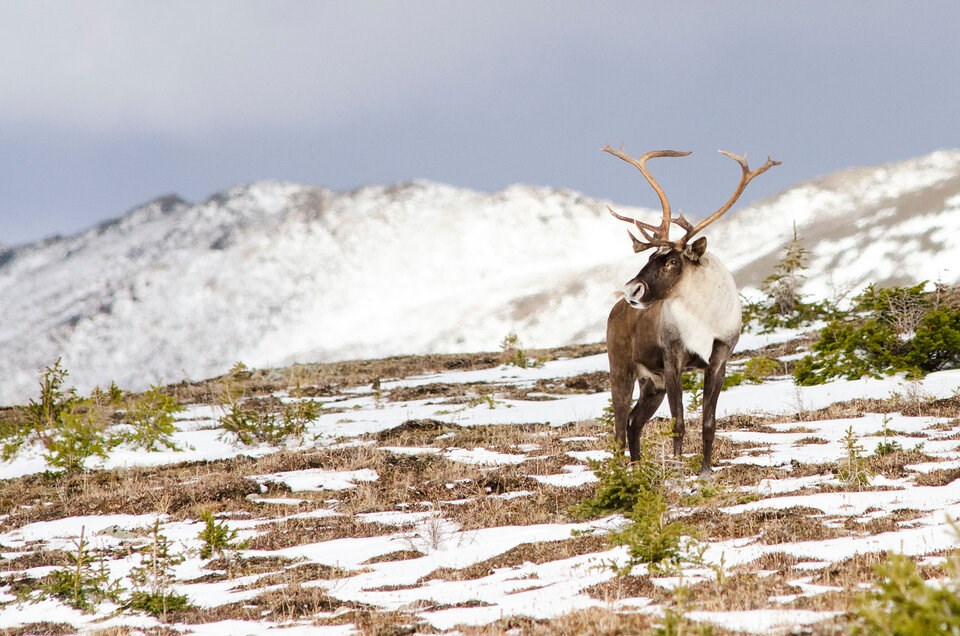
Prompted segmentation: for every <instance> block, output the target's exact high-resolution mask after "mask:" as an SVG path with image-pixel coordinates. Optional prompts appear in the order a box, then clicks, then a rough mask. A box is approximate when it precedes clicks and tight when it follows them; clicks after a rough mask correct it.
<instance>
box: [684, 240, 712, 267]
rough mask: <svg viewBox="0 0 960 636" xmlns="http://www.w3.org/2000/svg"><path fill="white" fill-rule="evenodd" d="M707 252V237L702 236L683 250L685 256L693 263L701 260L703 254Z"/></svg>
mask: <svg viewBox="0 0 960 636" xmlns="http://www.w3.org/2000/svg"><path fill="white" fill-rule="evenodd" d="M706 251H707V237H706V236H701V237H700V238H698V239H697V240H696V241H694V242H693V243H692V244H690V245H687V246H686V247H685V248H684V249H683V253H684V255H685V256H686V257H687V258H689V259H690V260H691V261H693V262H695V263H696V262H697V261H699V260H700V257H701V256H703V253H704V252H706Z"/></svg>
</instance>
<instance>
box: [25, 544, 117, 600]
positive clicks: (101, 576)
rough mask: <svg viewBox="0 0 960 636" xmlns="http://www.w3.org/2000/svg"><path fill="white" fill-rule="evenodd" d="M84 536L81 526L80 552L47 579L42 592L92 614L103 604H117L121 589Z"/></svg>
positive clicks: (43, 582)
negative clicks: (112, 602)
mask: <svg viewBox="0 0 960 636" xmlns="http://www.w3.org/2000/svg"><path fill="white" fill-rule="evenodd" d="M85 534H86V528H85V527H83V526H81V528H80V538H79V539H78V540H77V542H76V546H77V549H76V551H75V552H72V553H70V556H69V563H68V564H67V565H66V566H65V567H63V568H62V569H59V570H54V571H53V572H51V573H50V574H48V575H47V576H46V577H44V579H43V581H42V583H41V588H40V589H41V591H42V592H43V594H44V595H47V596H53V597H55V598H58V599H60V600H61V601H63V602H64V603H66V604H67V605H69V606H70V607H72V608H74V609H78V610H80V611H82V612H85V613H91V612H93V611H95V610H96V608H97V606H98V605H99V604H100V603H102V602H104V601H114V602H116V601H118V600H119V598H120V585H119V582H118V581H112V580H111V579H110V573H109V571H108V570H107V568H106V564H105V563H104V561H103V559H102V558H101V559H99V560H95V559H94V556H93V555H92V554H91V553H90V549H89V545H88V542H87V541H86V537H85ZM95 561H96V564H95Z"/></svg>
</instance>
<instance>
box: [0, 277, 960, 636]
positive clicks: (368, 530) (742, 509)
mask: <svg viewBox="0 0 960 636" xmlns="http://www.w3.org/2000/svg"><path fill="white" fill-rule="evenodd" d="M767 293H768V294H771V295H770V296H769V297H768V300H769V301H770V302H769V305H768V306H770V307H772V306H774V304H773V296H772V294H773V293H774V292H773V290H772V288H771V289H770V290H768V292H767ZM778 293H779V292H778ZM958 298H960V293H958V290H957V289H956V288H949V287H945V286H942V285H930V284H927V285H924V286H920V285H916V286H912V287H901V288H894V289H874V288H868V289H867V290H866V291H864V292H863V293H862V294H861V295H859V296H858V297H856V298H855V299H853V301H852V302H851V303H850V308H849V310H847V311H842V312H841V311H834V313H831V314H830V315H829V316H826V317H825V316H824V315H823V314H818V315H816V316H807V317H805V318H802V319H797V320H796V321H794V319H795V318H796V316H787V319H789V320H790V321H791V322H790V323H789V324H792V325H795V327H793V328H794V329H796V331H794V332H792V333H793V335H792V336H790V337H789V338H785V339H781V340H779V341H776V342H775V344H771V345H768V346H766V347H764V348H761V349H755V350H750V351H742V352H737V353H734V355H733V356H732V358H731V361H730V373H729V374H728V382H727V388H726V394H725V396H724V397H722V398H721V401H720V403H721V405H723V404H725V403H727V401H729V403H731V404H733V403H735V401H736V400H737V399H738V396H742V395H747V394H748V393H747V392H751V391H754V392H757V393H750V394H749V395H757V396H762V395H765V394H764V393H760V392H762V391H767V390H770V391H775V390H779V391H780V393H777V394H776V395H777V396H779V397H777V398H776V399H777V400H779V401H781V402H783V401H785V399H784V398H783V396H787V397H788V398H789V397H790V396H791V392H790V391H787V392H784V391H783V388H782V387H783V386H784V385H790V386H791V390H792V391H795V392H796V393H795V396H796V401H795V405H794V406H792V407H789V408H786V409H785V410H784V411H782V412H776V413H769V412H765V411H764V408H763V406H762V405H760V406H756V405H751V406H750V407H744V408H739V409H732V410H728V411H725V412H724V413H725V414H723V415H721V416H720V417H718V430H719V432H718V435H717V441H716V445H715V448H714V453H715V458H716V463H717V467H718V470H717V473H716V478H715V480H714V482H713V483H710V484H703V483H700V484H698V483H697V482H696V481H695V476H696V472H697V470H698V469H699V465H700V456H699V454H700V452H701V449H700V444H699V441H698V439H697V436H695V435H694V436H689V437H688V439H685V440H684V444H683V448H682V451H683V452H682V454H681V456H680V457H679V458H676V457H674V455H673V452H672V446H673V442H674V440H673V438H672V435H671V432H670V431H671V428H672V422H671V421H670V420H669V418H665V417H654V418H653V419H652V420H651V422H650V425H649V426H648V427H647V430H646V431H645V432H644V435H643V438H642V440H641V448H640V456H639V458H638V460H637V461H635V462H630V461H627V459H626V458H625V457H624V456H623V455H622V453H615V452H612V450H613V449H614V443H613V442H614V440H613V425H612V422H611V417H612V410H611V408H610V407H609V406H608V407H607V408H606V409H604V408H603V405H604V404H606V403H607V402H608V396H609V381H608V378H607V375H606V373H605V371H604V368H605V366H604V365H605V361H604V360H603V356H602V354H603V352H604V348H603V346H602V345H583V346H579V347H566V348H562V349H555V350H537V351H525V350H524V351H523V354H522V355H519V354H518V351H521V350H522V348H521V347H519V343H518V342H515V341H512V342H510V343H508V344H510V346H505V347H503V350H502V351H501V352H498V353H490V354H475V355H446V356H410V357H404V358H391V359H385V360H366V361H356V362H342V363H333V364H323V365H298V366H296V367H291V368H288V369H267V370H254V369H249V368H246V367H244V366H242V365H237V366H235V367H234V369H232V370H231V371H230V372H229V373H227V374H226V375H224V376H222V377H220V378H213V379H210V380H206V381H204V382H199V383H191V384H186V383H184V384H179V385H172V386H167V387H152V388H150V389H149V390H147V391H145V392H142V393H134V392H128V391H123V390H121V389H119V388H118V387H115V386H111V387H109V388H108V389H105V390H99V389H98V390H95V391H93V392H92V393H91V394H90V395H88V396H81V395H79V394H78V393H77V391H75V390H73V389H72V388H71V387H70V385H69V375H68V373H67V370H66V369H65V368H64V365H63V364H62V363H61V362H59V361H57V362H54V363H53V364H51V365H50V367H49V368H47V369H45V370H44V371H42V372H41V373H40V376H39V383H38V389H37V394H36V396H35V397H34V398H33V399H32V400H30V401H29V403H28V404H26V405H23V406H17V407H11V408H6V409H3V410H0V435H2V440H0V441H2V444H3V456H4V459H5V463H4V464H0V467H3V468H4V469H5V470H7V475H9V476H8V477H7V478H6V479H3V480H0V628H3V629H5V630H7V631H8V632H9V633H21V634H27V633H50V634H54V633H72V632H75V631H78V630H83V631H93V630H96V629H99V628H100V626H101V625H102V622H103V621H110V622H109V625H110V627H109V629H110V630H113V631H111V632H110V633H117V634H123V633H150V634H166V633H173V631H176V632H179V633H189V632H191V631H194V630H198V629H200V628H199V627H198V626H199V625H200V624H204V625H205V627H204V630H205V631H208V632H210V631H213V632H215V631H216V629H217V627H216V624H221V631H224V633H225V632H226V631H229V629H231V628H232V627H229V626H234V627H236V626H237V625H245V627H244V629H247V630H251V629H253V627H251V625H260V626H271V627H283V626H303V625H307V626H326V627H330V628H334V627H337V626H339V627H340V628H342V629H343V630H344V631H349V630H350V629H356V630H358V631H362V632H364V633H377V634H400V633H412V632H415V631H419V632H424V633H430V632H445V631H451V630H457V631H459V632H461V633H467V634H494V633H503V632H510V631H511V630H512V631H513V632H514V633H536V634H554V633H555V634H563V633H646V634H696V633H716V634H739V633H747V629H748V628H750V627H751V623H750V622H751V621H754V623H755V624H759V622H760V621H765V620H771V621H775V619H776V620H780V622H779V623H776V622H774V623H771V624H773V625H774V627H771V629H770V631H771V632H776V631H777V630H778V629H781V631H785V630H789V629H795V628H798V626H799V625H801V624H802V625H806V627H802V628H800V629H803V630H805V631H804V633H810V634H834V633H856V634H871V635H872V634H887V633H897V634H937V633H955V632H956V630H957V629H958V625H960V606H958V604H957V602H956V601H957V594H958V592H960V588H958V586H960V565H958V564H960V557H958V556H957V553H956V545H960V539H957V538H956V531H948V534H949V536H947V538H946V539H939V540H938V539H936V538H937V537H942V536H944V532H943V531H941V530H938V528H942V527H944V526H945V520H944V512H943V511H944V510H947V511H951V512H952V513H954V514H955V512H956V511H960V497H958V496H956V495H955V494H952V493H953V492H954V490H955V488H954V486H953V484H954V483H955V481H956V480H957V479H958V478H960V469H958V468H957V461H956V459H957V457H958V456H960V448H958V445H960V389H957V388H956V387H957V384H956V383H955V384H954V389H953V390H952V392H951V391H950V390H947V391H946V392H944V391H943V390H942V388H941V389H936V390H934V389H932V388H930V387H933V386H940V385H935V384H924V378H925V377H928V374H930V373H932V372H934V371H937V370H941V369H950V368H955V367H957V366H958V365H960V359H958V357H957V356H958V355H960V353H958V352H960V343H958V340H957V335H956V334H957V331H958V329H957V327H958V324H957V312H958V303H957V299H958ZM796 307H797V305H796V304H795V305H794V310H796ZM778 311H779V309H778ZM785 324H788V323H781V324H779V325H777V326H776V327H775V329H781V328H783V327H784V325H785ZM753 325H754V328H757V329H766V327H765V326H763V325H762V324H761V323H753ZM805 329H809V330H810V331H809V332H807V334H806V335H804V330H805ZM515 345H516V346H515ZM884 351H886V353H883V352H884ZM557 358H566V359H574V360H582V361H583V365H584V370H583V371H582V372H577V373H575V374H573V375H570V374H569V373H568V374H566V375H565V374H560V373H558V374H552V373H551V372H550V370H551V368H552V367H551V362H550V361H551V360H554V359H557ZM520 360H526V361H527V362H528V363H529V361H531V360H536V361H537V364H540V363H541V362H542V363H543V366H541V367H539V368H536V369H531V368H530V367H531V365H530V364H526V365H522V364H518V361H520ZM594 360H597V361H595V362H592V361H594ZM508 363H512V364H509V365H508ZM591 365H593V366H591ZM498 369H502V370H503V371H502V372H501V371H498ZM835 370H839V372H835ZM471 372H474V373H476V375H469V374H470V373H471ZM428 373H430V374H432V375H429V376H427V375H425V374H428ZM521 373H529V374H530V375H529V376H524V375H520V374H521ZM890 374H899V375H898V376H896V377H894V378H892V379H891V378H890ZM939 375H940V376H942V375H943V374H939ZM862 377H869V378H874V377H877V378H882V379H886V380H884V381H888V382H889V383H890V385H889V386H890V387H895V388H894V389H892V390H890V391H888V392H887V393H886V394H885V396H883V397H877V396H876V395H875V394H874V395H872V396H869V397H868V396H865V395H860V394H858V393H857V392H856V389H851V393H850V394H849V395H848V396H847V397H845V398H843V399H840V400H839V401H832V402H827V403H822V404H820V403H813V404H811V403H808V402H805V400H809V399H812V398H809V397H805V396H808V395H810V394H807V393H804V391H805V390H806V385H807V384H809V382H810V379H811V378H814V379H816V381H818V382H833V381H835V379H836V378H844V379H846V378H853V379H855V378H862ZM929 377H937V376H929ZM951 377H952V376H951ZM688 381H689V382H690V383H692V384H693V385H695V384H696V378H695V377H691V378H689V379H688ZM694 388H695V386H694ZM931 391H932V392H931ZM738 392H739V393H738ZM771 395H772V394H771ZM596 396H599V397H600V398H601V400H600V402H599V403H598V402H590V403H591V404H598V406H597V407H596V410H595V412H594V413H593V414H592V415H591V414H584V415H580V416H579V417H576V418H572V419H570V420H569V421H561V422H558V421H551V422H549V423H547V421H546V420H547V418H546V417H541V416H536V415H534V416H531V415H529V413H539V412H540V411H537V410H536V409H537V408H541V407H543V408H546V407H549V406H550V405H553V404H564V403H565V402H564V401H565V400H569V401H570V402H569V403H570V404H574V403H575V401H576V400H588V399H592V397H596ZM691 397H692V401H693V402H695V401H696V394H695V391H694V395H693V396H688V407H691V406H694V405H692V404H690V399H691ZM760 399H762V398H760ZM576 403H577V404H582V403H583V402H576ZM582 408H583V407H582V406H580V407H577V406H571V407H570V410H571V411H576V410H578V409H581V410H582ZM423 409H426V410H430V412H431V413H432V416H421V413H422V411H421V410H423ZM544 412H546V411H544ZM551 417H555V416H551ZM351 427H354V428H351ZM328 428H329V429H336V430H338V431H340V432H337V433H335V434H333V435H329V434H327V433H324V431H325V430H327V429H328ZM211 444H215V445H216V449H217V450H216V453H212V452H209V448H211V447H210V446H209V445H211ZM129 456H137V457H139V458H141V459H143V458H146V459H145V460H144V461H139V462H133V464H132V465H126V466H124V465H123V464H122V463H121V462H119V460H118V458H120V457H129ZM28 465H30V466H37V468H35V469H30V470H27V469H24V470H23V471H21V473H22V474H17V471H16V469H17V467H18V466H28ZM310 480H315V481H313V482H311V481H310ZM851 493H856V496H855V497H851V496H850V495H851ZM914 493H916V496H914ZM841 501H842V502H846V503H845V504H844V505H845V506H846V507H844V506H841V505H838V504H837V502H841ZM851 501H853V502H862V503H863V505H862V506H861V505H860V504H859V503H858V504H857V505H855V506H853V507H852V508H851V507H850V506H849V505H848V504H849V503H850V502H851ZM938 533H939V534H938ZM344 539H349V540H350V545H359V546H364V547H363V549H364V550H367V551H368V552H367V553H363V554H359V553H358V554H356V555H355V554H352V553H350V552H349V550H348V549H347V548H345V547H344V546H345V545H347V543H345V542H344V541H343V540H344ZM927 541H932V543H929V544H927V543H925V542H927ZM937 541H939V542H937ZM871 545H873V546H875V545H881V546H889V548H890V549H891V550H893V552H891V553H887V552H886V548H880V549H877V548H876V547H869V546H871ZM923 545H928V546H929V547H923ZM810 546H816V547H815V548H812V549H811V548H810ZM910 546H914V547H913V548H910ZM911 549H912V551H910V550H911ZM903 550H907V554H906V555H904V554H901V553H900V552H902V551H903ZM564 590H565V591H564ZM564 594H566V596H563V595H564ZM558 595H559V596H558ZM550 598H559V599H560V600H559V602H560V604H561V605H562V607H561V608H559V609H557V608H554V609H553V610H551V611H550V612H549V613H548V614H544V613H538V610H537V609H536V608H538V607H539V608H543V607H547V606H548V599H550ZM392 599H399V600H396V601H395V600H392ZM540 611H542V610H540ZM737 617H741V618H740V619H738V618H737ZM744 617H745V618H744ZM777 617H780V618H779V619H777ZM738 620H739V622H737V621H738ZM238 621H239V622H238ZM753 626H755V625H753ZM778 626H779V627H778Z"/></svg>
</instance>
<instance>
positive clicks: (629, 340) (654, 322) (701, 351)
mask: <svg viewBox="0 0 960 636" xmlns="http://www.w3.org/2000/svg"><path fill="white" fill-rule="evenodd" d="M603 151H604V152H607V153H609V154H611V155H613V156H614V157H617V158H619V159H622V160H623V161H626V162H627V163H630V164H632V165H633V166H635V167H636V168H637V169H638V170H639V171H640V172H641V174H643V176H644V178H645V179H646V180H647V182H648V183H649V184H650V185H651V186H652V187H653V189H654V191H655V192H656V193H657V196H658V197H659V198H660V205H661V207H662V209H663V216H662V218H661V220H660V224H659V225H653V224H649V223H645V222H643V221H640V220H638V219H634V218H629V217H626V216H622V215H620V214H618V213H617V212H615V211H614V210H613V209H612V208H610V207H609V206H608V208H607V209H608V210H609V211H610V214H612V215H613V216H614V217H615V218H617V219H619V220H621V221H626V222H628V223H630V224H631V226H633V227H634V228H636V230H637V232H638V233H639V234H640V238H638V237H637V236H636V235H635V234H634V233H633V232H632V231H630V230H628V234H629V235H630V239H631V241H632V242H633V251H634V252H642V251H644V250H647V249H655V251H654V252H653V254H651V256H650V258H649V259H648V260H647V263H646V265H644V267H643V269H641V270H640V272H639V273H638V274H637V275H636V276H634V277H633V278H632V279H630V280H629V281H628V282H627V283H626V285H624V288H623V297H622V298H621V299H620V300H618V301H617V303H616V304H615V305H614V306H613V309H612V310H611V311H610V316H609V318H608V319H607V355H608V358H609V362H610V385H611V394H612V401H613V414H614V420H615V430H614V437H615V440H616V443H617V444H618V446H619V448H621V449H623V448H624V447H625V446H626V447H627V448H628V449H629V452H630V458H631V460H633V461H636V460H637V459H638V458H639V456H640V434H641V432H642V431H643V427H644V425H645V424H646V423H647V421H649V420H650V418H651V417H653V414H654V413H655V412H656V411H657V409H658V408H660V405H661V404H662V403H663V398H664V396H666V398H667V402H668V404H669V406H670V414H671V416H672V417H673V452H674V455H677V456H679V455H680V453H681V451H682V449H683V435H684V432H685V425H684V420H683V393H682V374H683V373H684V372H686V371H688V370H691V369H703V370H704V379H703V400H702V406H703V418H702V422H703V424H702V429H703V461H702V464H701V468H700V478H701V479H704V480H709V479H710V478H711V476H712V471H713V469H712V467H711V456H712V454H713V439H714V435H715V433H716V411H717V399H718V398H719V396H720V389H721V388H722V387H723V381H724V378H725V376H726V365H727V360H728V359H729V358H730V354H731V353H732V352H733V348H734V347H735V346H736V344H737V341H738V340H739V338H740V327H741V308H740V296H739V294H738V292H737V286H736V283H734V280H733V276H732V275H731V274H730V272H729V271H728V270H727V268H726V267H724V265H723V263H721V262H720V260H719V259H717V258H716V257H715V256H714V255H712V254H710V253H708V252H707V239H706V237H700V238H698V239H696V240H694V241H692V242H691V239H693V238H694V237H695V236H696V235H697V234H699V233H700V232H701V231H703V229H704V228H706V227H707V226H708V225H710V224H711V223H713V222H714V221H716V220H717V219H719V218H720V217H721V216H723V215H724V214H725V213H726V212H727V211H728V210H729V209H730V208H731V207H732V206H733V204H734V203H735V202H736V201H737V199H739V198H740V195H741V194H742V193H743V191H744V189H745V188H746V187H747V184H749V183H750V181H751V180H753V179H754V177H756V176H758V175H760V174H763V173H764V172H766V171H767V170H769V169H770V168H772V167H773V166H777V165H780V162H779V161H774V160H772V159H770V158H769V157H767V162H766V163H765V164H763V165H762V166H760V167H759V168H757V169H756V170H750V167H749V166H748V164H747V160H746V157H745V156H739V155H735V154H733V153H730V152H727V151H724V150H721V151H720V153H721V154H723V155H724V156H726V157H729V158H730V159H733V160H734V161H736V162H737V163H738V164H740V168H741V170H742V174H741V177H740V183H739V184H738V185H737V188H736V190H735V191H734V193H733V195H732V196H731V197H730V198H729V199H728V200H727V202H726V203H724V204H723V205H722V206H720V208H718V209H717V210H716V211H715V212H713V213H712V214H710V215H709V216H707V217H706V218H705V219H704V220H702V221H700V222H699V223H697V224H696V225H694V224H693V223H691V222H690V221H688V220H687V219H686V218H685V217H684V215H683V213H682V212H681V213H680V214H679V215H678V216H676V217H674V216H672V212H671V210H670V202H669V201H668V200H667V196H666V194H665V193H664V191H663V188H661V187H660V185H659V184H658V183H657V180H656V179H654V178H653V175H651V174H650V171H649V170H648V169H647V165H646V164H647V161H648V160H650V159H654V158H660V157H686V156H687V155H689V154H690V153H689V152H679V151H676V150H654V151H651V152H648V153H646V154H644V155H643V156H641V157H640V158H639V159H635V158H633V157H631V156H630V155H628V154H627V153H626V152H625V151H624V149H623V146H622V145H621V146H620V149H619V150H616V149H614V148H612V147H610V146H609V145H607V146H605V147H604V148H603ZM671 225H677V226H678V227H679V228H681V229H682V230H683V231H684V234H683V236H681V237H680V238H679V239H677V240H670V226H671ZM638 383H639V391H640V397H639V399H638V400H637V402H636V404H635V405H634V406H633V408H632V409H631V407H630V404H631V402H632V401H633V395H634V389H635V388H636V386H637V384H638Z"/></svg>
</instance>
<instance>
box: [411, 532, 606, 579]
mask: <svg viewBox="0 0 960 636" xmlns="http://www.w3.org/2000/svg"><path fill="white" fill-rule="evenodd" d="M606 549H607V539H606V537H602V536H582V537H574V538H571V539H565V540H563V541H543V542H538V543H524V544H521V545H518V546H516V547H515V548H512V549H510V550H507V551H506V552H503V553H501V554H498V555H497V556H495V557H491V558H489V559H486V560H484V561H479V562H477V563H474V564H473V565H470V566H467V567H465V568H440V569H437V570H434V571H433V572H431V573H430V574H428V575H426V576H424V577H422V578H421V579H420V581H429V580H431V579H440V580H443V581H465V580H470V579H480V578H483V577H485V576H489V575H491V574H493V572H494V570H496V569H500V568H512V567H517V566H520V565H523V564H524V563H535V564H540V563H547V562H549V561H559V560H561V559H569V558H571V557H575V556H580V555H581V554H590V553H593V552H600V551H603V550H606Z"/></svg>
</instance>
